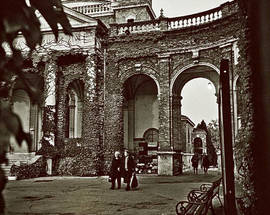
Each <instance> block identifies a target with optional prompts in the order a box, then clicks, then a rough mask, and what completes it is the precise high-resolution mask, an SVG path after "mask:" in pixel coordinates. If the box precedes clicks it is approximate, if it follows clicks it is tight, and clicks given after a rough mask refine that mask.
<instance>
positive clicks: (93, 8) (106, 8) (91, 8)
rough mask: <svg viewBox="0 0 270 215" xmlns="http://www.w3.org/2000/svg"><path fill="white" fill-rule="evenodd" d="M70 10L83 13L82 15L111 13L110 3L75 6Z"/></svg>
mask: <svg viewBox="0 0 270 215" xmlns="http://www.w3.org/2000/svg"><path fill="white" fill-rule="evenodd" d="M71 8H72V9H74V10H76V11H78V12H80V13H83V14H86V15H87V14H91V15H94V14H102V13H107V12H112V11H113V10H112V6H111V3H106V4H89V5H83V6H76V7H71Z"/></svg>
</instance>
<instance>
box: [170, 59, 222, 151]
mask: <svg viewBox="0 0 270 215" xmlns="http://www.w3.org/2000/svg"><path fill="white" fill-rule="evenodd" d="M218 72H219V71H218V69H217V68H216V67H215V66H213V65H208V64H203V63H201V64H199V65H196V64H195V65H190V66H187V67H185V68H183V69H182V70H180V71H179V72H178V73H177V74H176V75H175V76H174V78H173V80H172V82H173V83H172V88H171V93H172V115H171V116H172V117H171V121H172V132H171V133H172V137H171V139H172V141H173V145H174V149H175V150H176V151H182V152H190V151H187V150H188V149H190V147H189V145H190V143H189V142H188V140H189V139H188V138H186V137H187V136H189V135H187V134H186V133H187V132H188V129H186V126H184V125H185V124H184V121H183V115H184V116H185V119H186V120H185V121H187V119H188V120H190V121H191V122H190V123H189V125H190V126H192V122H193V121H194V122H193V123H194V124H193V127H194V126H196V124H198V123H200V121H201V120H204V119H203V118H201V119H200V120H194V119H196V117H197V116H196V114H197V113H198V112H201V113H204V112H206V111H208V110H207V109H208V108H209V104H208V100H207V99H208V98H206V97H205V94H201V93H202V92H203V91H204V92H206V91H209V89H208V86H209V85H210V86H211V87H212V89H211V92H210V91H209V92H210V93H211V95H212V98H211V99H212V103H213V101H214V106H215V110H216V113H215V114H216V118H215V119H217V117H218V104H217V98H216V95H217V92H218V88H219V73H218ZM193 81H195V82H194V84H192V83H193ZM189 84H191V85H192V89H191V88H190V89H189V92H187V93H186V92H185V89H184V88H185V87H186V86H188V85H189ZM187 100H189V107H188V108H186V107H184V105H185V102H186V101H187ZM199 102H201V103H199ZM202 104H203V105H202ZM185 108H186V109H185ZM191 109H194V110H195V109H196V113H193V112H190V111H189V110H191ZM183 110H188V111H183ZM201 115H203V114H201ZM195 116H196V117H195ZM181 117H182V120H181ZM186 124H187V123H186Z"/></svg>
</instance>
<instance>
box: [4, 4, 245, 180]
mask: <svg viewBox="0 0 270 215" xmlns="http://www.w3.org/2000/svg"><path fill="white" fill-rule="evenodd" d="M63 4H64V11H65V13H66V14H67V17H68V19H69V20H70V23H71V25H72V29H73V36H68V35H65V34H64V32H60V34H59V38H58V41H57V42H56V41H55V38H54V35H53V33H52V31H51V30H50V28H49V26H48V25H47V23H46V21H45V20H44V19H43V18H42V17H41V16H40V21H41V29H42V32H43V42H42V44H41V46H39V47H37V49H36V50H35V52H34V53H33V55H32V56H31V58H28V57H27V51H28V50H27V47H26V45H25V43H24V41H23V40H22V39H20V38H18V40H17V46H18V47H20V48H21V49H22V50H23V51H24V52H25V57H26V58H25V65H24V71H25V73H26V74H27V76H28V77H29V81H31V82H32V83H33V84H34V85H36V86H39V89H40V100H41V102H40V104H39V105H37V104H33V103H32V101H31V98H30V97H29V96H28V95H27V93H26V91H25V90H24V89H23V85H22V84H21V83H20V82H19V81H17V82H16V84H15V85H14V88H13V94H12V102H13V109H14V111H15V112H16V113H18V115H19V116H21V117H22V120H23V124H24V129H25V131H27V132H30V134H31V135H32V137H33V146H32V148H31V153H28V152H27V148H26V146H24V145H23V146H22V147H21V148H18V147H17V146H16V144H14V141H13V142H12V143H11V147H10V149H11V151H10V153H9V155H8V156H9V158H10V160H11V162H12V161H15V160H16V157H17V158H18V156H20V161H21V163H23V162H24V163H30V162H29V161H30V160H31V163H32V161H33V160H36V159H37V155H39V156H40V155H41V156H43V157H44V158H46V159H47V160H48V159H49V161H50V159H52V163H50V164H51V165H52V172H51V173H52V174H60V175H97V174H106V173H107V170H108V166H109V163H110V160H111V156H112V154H113V151H114V150H123V148H128V149H129V150H130V151H132V152H134V153H135V154H136V153H138V150H139V148H140V145H139V144H140V142H142V141H147V142H149V143H150V145H151V143H152V144H153V143H155V146H156V147H157V150H156V151H157V163H158V174H159V175H175V174H179V173H180V172H181V168H182V167H181V164H182V160H181V159H182V157H181V153H182V152H186V148H187V138H191V134H189V135H188V136H186V135H187V133H186V132H188V131H189V130H190V129H188V130H185V125H184V122H183V120H182V121H181V99H182V96H181V91H182V89H183V87H184V85H185V84H186V83H187V82H188V81H190V80H192V79H194V78H199V77H202V78H207V79H208V80H209V81H211V82H212V83H213V85H214V86H215V89H216V96H217V98H218V92H219V65H220V61H221V59H224V58H225V59H229V61H230V72H231V80H230V83H231V86H230V88H231V93H232V100H231V103H232V121H233V134H234V138H235V137H236V134H237V132H238V129H239V127H238V126H239V125H240V121H241V114H240V111H239V110H240V107H239V105H237V104H239V101H238V100H239V98H238V97H239V96H238V93H239V92H238V86H239V82H240V81H241V80H239V77H240V76H241V74H240V70H239V69H238V68H239V62H238V57H239V48H238V46H239V40H240V38H241V35H242V34H243V26H242V23H241V21H240V19H239V17H241V14H240V12H239V8H238V5H237V3H236V2H234V1H233V2H227V3H225V4H223V5H221V6H220V7H217V8H214V9H211V10H209V11H204V12H201V13H198V14H193V15H189V16H184V17H175V18H166V17H164V16H163V14H160V16H159V17H156V15H155V13H154V12H153V9H152V1H151V0H132V1H130V0H110V1H103V0H88V1H87V0H81V1H78V0H77V1H76V0H66V1H63ZM188 140H189V142H191V141H190V140H191V139H188ZM19 153H20V154H19Z"/></svg>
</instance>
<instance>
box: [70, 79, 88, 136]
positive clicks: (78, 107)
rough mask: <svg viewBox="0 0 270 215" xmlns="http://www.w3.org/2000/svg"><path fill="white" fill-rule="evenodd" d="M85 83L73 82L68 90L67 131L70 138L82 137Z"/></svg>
mask: <svg viewBox="0 0 270 215" xmlns="http://www.w3.org/2000/svg"><path fill="white" fill-rule="evenodd" d="M83 89H84V88H83V83H82V82H81V81H79V80H76V81H73V82H72V83H71V84H70V85H69V86H68V89H67V103H66V104H67V130H66V136H67V137H68V138H80V137H81V136H82V109H83Z"/></svg>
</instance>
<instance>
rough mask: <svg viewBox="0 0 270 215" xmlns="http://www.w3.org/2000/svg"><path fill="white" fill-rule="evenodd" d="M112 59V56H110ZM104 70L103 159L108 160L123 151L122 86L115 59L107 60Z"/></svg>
mask: <svg viewBox="0 0 270 215" xmlns="http://www.w3.org/2000/svg"><path fill="white" fill-rule="evenodd" d="M108 56H111V57H113V56H114V54H113V53H111V54H110V55H108ZM107 62H108V66H107V69H106V78H105V82H106V89H105V100H104V141H105V142H104V147H105V149H106V150H105V159H106V160H108V159H109V160H110V159H111V157H112V156H113V152H114V151H115V150H123V146H124V127H123V92H122V90H123V86H122V85H121V83H120V80H119V77H118V76H117V74H118V65H117V62H115V59H113V58H108V60H107Z"/></svg>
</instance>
